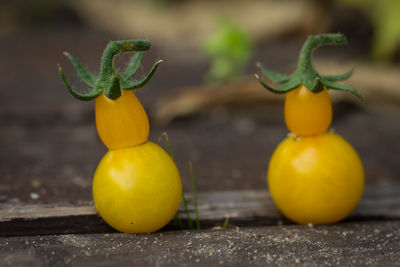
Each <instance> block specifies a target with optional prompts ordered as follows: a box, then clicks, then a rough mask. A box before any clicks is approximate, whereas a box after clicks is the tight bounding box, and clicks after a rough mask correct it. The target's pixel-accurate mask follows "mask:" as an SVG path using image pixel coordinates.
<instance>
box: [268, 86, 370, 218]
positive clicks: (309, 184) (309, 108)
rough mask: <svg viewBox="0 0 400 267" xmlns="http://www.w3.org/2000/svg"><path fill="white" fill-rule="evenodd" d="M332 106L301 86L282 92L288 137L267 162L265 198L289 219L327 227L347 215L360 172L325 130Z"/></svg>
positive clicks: (358, 192) (357, 194)
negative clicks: (270, 198)
mask: <svg viewBox="0 0 400 267" xmlns="http://www.w3.org/2000/svg"><path fill="white" fill-rule="evenodd" d="M331 121H332V105H331V101H330V98H329V95H328V92H327V90H326V89H324V90H323V91H322V92H320V93H316V94H315V93H312V92H310V91H309V90H308V89H307V88H305V87H304V86H303V85H302V86H300V87H298V88H296V89H294V90H293V91H291V92H289V93H287V95H286V100H285V122H286V125H287V127H288V128H289V130H290V131H291V132H292V133H293V134H292V135H290V136H289V137H288V138H286V139H285V140H284V141H283V142H282V143H281V144H280V145H279V146H278V148H277V149H276V150H275V152H274V154H273V155H272V158H271V161H270V163H269V169H268V174H267V176H268V186H269V190H270V193H271V196H272V198H273V200H274V202H275V203H276V205H277V206H278V208H279V209H280V210H281V212H282V213H283V214H284V215H285V216H286V217H288V218H289V219H291V220H293V221H295V222H297V223H300V224H307V223H314V224H327V223H334V222H337V221H340V220H342V219H344V218H345V217H347V216H348V215H349V214H350V213H351V212H352V211H353V210H354V209H355V208H356V206H357V204H358V202H359V201H360V199H361V196H362V193H363V189H364V170H363V165H362V163H361V160H360V158H359V156H358V154H357V152H356V151H355V150H354V149H353V147H352V146H351V145H350V144H349V143H348V142H346V140H344V139H343V138H342V137H340V136H339V135H337V134H334V133H332V132H327V129H328V127H329V126H330V123H331Z"/></svg>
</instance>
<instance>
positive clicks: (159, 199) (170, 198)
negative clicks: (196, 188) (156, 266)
mask: <svg viewBox="0 0 400 267" xmlns="http://www.w3.org/2000/svg"><path fill="white" fill-rule="evenodd" d="M181 198H182V184H181V179H180V175H179V172H178V169H177V168H176V166H175V163H174V162H173V160H172V159H171V157H170V156H169V155H168V154H167V153H166V152H165V151H164V150H163V149H162V148H161V147H160V146H158V145H156V144H154V143H152V142H146V143H144V144H141V145H137V146H134V147H129V148H124V149H116V150H110V151H108V152H107V154H106V155H105V156H104V158H103V159H102V160H101V162H100V164H99V166H98V167H97V170H96V172H95V175H94V180H93V199H94V202H95V205H96V208H97V211H98V212H99V214H100V216H101V217H102V218H103V219H104V220H105V221H106V222H107V223H108V224H109V225H111V226H112V227H113V228H115V229H117V230H118V231H120V232H126V233H148V232H154V231H157V230H159V229H160V228H162V227H163V226H165V225H166V224H167V223H168V222H169V221H170V220H171V219H172V218H173V217H174V215H175V214H176V212H177V210H178V208H179V204H180V202H181Z"/></svg>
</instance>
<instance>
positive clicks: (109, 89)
mask: <svg viewBox="0 0 400 267" xmlns="http://www.w3.org/2000/svg"><path fill="white" fill-rule="evenodd" d="M150 47H151V43H150V42H149V41H142V40H126V41H112V42H110V43H109V44H108V45H107V47H106V48H105V50H104V53H103V56H102V60H101V67H100V75H99V77H95V76H94V75H93V74H92V73H91V72H90V71H88V70H87V69H86V68H85V67H84V66H83V65H82V64H81V63H80V62H79V61H78V60H77V59H76V58H74V57H73V56H71V55H70V54H68V53H66V52H65V53H64V54H65V55H66V56H67V57H68V58H69V60H70V61H71V62H72V64H73V66H74V67H75V69H76V71H77V72H78V75H79V77H80V78H81V79H82V80H83V82H84V83H85V84H86V85H87V86H88V87H90V88H93V89H92V90H91V91H90V92H88V93H86V94H81V93H78V92H76V91H75V90H74V89H72V87H71V85H70V84H69V82H68V80H67V78H66V77H65V75H64V72H63V70H62V68H61V66H60V65H58V68H59V74H60V76H61V79H62V80H63V82H64V85H65V87H66V88H67V90H68V92H70V94H71V95H72V96H74V97H75V98H76V99H79V100H85V101H87V100H92V99H94V98H96V97H97V96H99V95H100V94H101V93H104V95H105V96H107V97H108V98H110V99H114V100H115V99H117V98H118V97H120V96H121V88H124V89H128V90H133V89H137V88H140V87H143V86H144V85H145V84H146V83H147V82H148V81H149V80H150V79H151V77H152V76H153V74H154V72H155V71H156V70H157V68H158V65H160V63H161V62H162V60H159V61H157V62H156V63H155V64H154V66H153V67H152V69H151V70H150V72H149V73H148V74H147V76H146V77H145V78H144V79H143V80H141V81H138V82H130V81H129V79H131V78H132V77H133V76H134V75H135V73H136V72H137V70H138V69H139V67H140V64H141V61H142V58H143V53H144V52H143V51H146V50H148V49H150ZM135 51H136V52H137V53H135V54H134V55H133V56H132V58H131V60H130V61H129V63H128V66H127V69H126V70H125V72H124V73H123V74H122V75H121V76H120V75H119V73H118V72H116V71H115V70H114V58H115V57H116V56H117V55H118V54H120V53H129V52H135Z"/></svg>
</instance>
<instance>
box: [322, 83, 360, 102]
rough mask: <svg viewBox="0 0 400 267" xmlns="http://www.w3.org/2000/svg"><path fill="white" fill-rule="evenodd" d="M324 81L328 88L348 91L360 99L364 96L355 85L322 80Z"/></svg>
mask: <svg viewBox="0 0 400 267" xmlns="http://www.w3.org/2000/svg"><path fill="white" fill-rule="evenodd" d="M321 81H322V83H323V84H324V85H325V87H326V88H329V89H333V90H341V91H347V92H350V93H352V94H353V95H355V96H356V97H358V98H359V99H363V96H362V95H361V94H360V93H359V92H358V91H357V90H356V89H354V88H353V87H351V86H349V85H346V84H340V83H335V82H332V81H327V80H321Z"/></svg>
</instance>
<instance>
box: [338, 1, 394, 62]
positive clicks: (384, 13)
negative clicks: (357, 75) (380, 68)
mask: <svg viewBox="0 0 400 267" xmlns="http://www.w3.org/2000/svg"><path fill="white" fill-rule="evenodd" d="M336 2H337V5H339V6H344V7H347V8H354V9H359V10H360V11H361V12H364V13H365V14H366V15H367V16H368V18H369V20H370V21H371V23H372V24H373V31H374V34H373V45H372V50H371V55H372V56H373V58H374V59H377V60H392V59H395V58H396V59H397V61H398V60H399V57H400V55H399V48H400V1H399V0H379V1H376V0H336Z"/></svg>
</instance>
